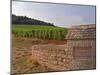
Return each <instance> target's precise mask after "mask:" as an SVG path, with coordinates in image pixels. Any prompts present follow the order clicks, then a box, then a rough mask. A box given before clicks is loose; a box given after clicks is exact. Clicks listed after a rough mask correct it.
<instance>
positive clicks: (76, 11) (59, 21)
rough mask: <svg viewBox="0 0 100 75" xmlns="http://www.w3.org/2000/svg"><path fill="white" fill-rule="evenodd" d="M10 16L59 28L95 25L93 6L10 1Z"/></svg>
mask: <svg viewBox="0 0 100 75" xmlns="http://www.w3.org/2000/svg"><path fill="white" fill-rule="evenodd" d="M12 14H15V15H17V16H27V17H30V18H34V19H39V20H42V21H45V22H50V23H53V24H54V25H56V26H60V27H70V26H74V25H85V24H95V14H96V11H95V6H89V5H71V4H51V3H37V2H20V1H12Z"/></svg>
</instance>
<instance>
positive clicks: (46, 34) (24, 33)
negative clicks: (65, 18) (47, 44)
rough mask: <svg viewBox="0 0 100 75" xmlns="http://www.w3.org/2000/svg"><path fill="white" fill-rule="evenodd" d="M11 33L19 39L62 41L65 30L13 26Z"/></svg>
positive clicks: (46, 27) (49, 27)
mask: <svg viewBox="0 0 100 75" xmlns="http://www.w3.org/2000/svg"><path fill="white" fill-rule="evenodd" d="M12 33H13V34H14V35H15V36H21V37H32V38H39V39H55V40H63V39H64V38H65V35H66V34H67V29H66V28H62V27H53V26H39V25H38V26H37V25H34V26H33V25H13V26H12Z"/></svg>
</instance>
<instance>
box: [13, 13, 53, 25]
mask: <svg viewBox="0 0 100 75" xmlns="http://www.w3.org/2000/svg"><path fill="white" fill-rule="evenodd" d="M12 24H18V25H20V24H25V25H43V26H44V25H45V26H54V24H53V23H48V22H44V21H40V20H37V19H32V18H29V17H26V16H16V15H14V14H12Z"/></svg>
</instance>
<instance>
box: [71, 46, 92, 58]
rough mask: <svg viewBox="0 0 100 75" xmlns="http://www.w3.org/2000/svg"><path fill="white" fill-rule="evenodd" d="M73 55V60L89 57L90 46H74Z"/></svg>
mask: <svg viewBox="0 0 100 75" xmlns="http://www.w3.org/2000/svg"><path fill="white" fill-rule="evenodd" d="M73 57H74V59H75V60H80V59H89V58H91V47H74V49H73Z"/></svg>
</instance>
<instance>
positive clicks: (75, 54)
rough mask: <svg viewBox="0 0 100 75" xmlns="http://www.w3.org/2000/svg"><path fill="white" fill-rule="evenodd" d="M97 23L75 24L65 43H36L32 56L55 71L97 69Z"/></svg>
mask: <svg viewBox="0 0 100 75" xmlns="http://www.w3.org/2000/svg"><path fill="white" fill-rule="evenodd" d="M95 31H96V30H95V25H85V26H84V25H83V26H75V27H72V28H70V29H69V32H68V35H67V36H66V39H67V41H66V44H64V45H54V44H46V45H34V46H32V57H33V58H34V59H35V60H37V61H38V63H40V64H41V65H43V66H47V67H48V68H50V69H52V70H53V71H61V70H76V69H95V68H96V59H95V58H96V37H95V35H96V34H95Z"/></svg>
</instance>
